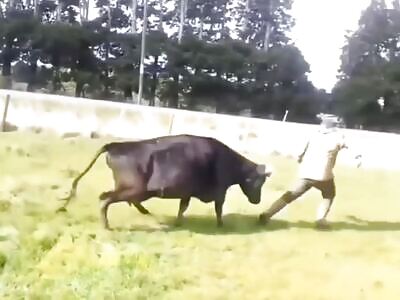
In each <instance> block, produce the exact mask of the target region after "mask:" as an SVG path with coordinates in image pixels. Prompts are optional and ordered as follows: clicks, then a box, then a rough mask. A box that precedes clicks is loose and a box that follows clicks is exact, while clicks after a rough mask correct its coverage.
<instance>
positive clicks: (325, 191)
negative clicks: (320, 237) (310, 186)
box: [315, 179, 336, 229]
mask: <svg viewBox="0 0 400 300" xmlns="http://www.w3.org/2000/svg"><path fill="white" fill-rule="evenodd" d="M316 187H317V188H318V189H319V190H320V191H321V193H322V198H323V199H322V202H321V203H320V205H319V206H318V209H317V220H316V222H315V223H316V226H317V228H320V229H328V228H329V227H330V226H329V224H328V221H327V217H328V214H329V211H330V209H331V207H332V203H333V199H334V198H335V196H336V188H335V182H334V180H333V179H332V180H329V181H323V182H321V183H319V184H318V185H317V186H316Z"/></svg>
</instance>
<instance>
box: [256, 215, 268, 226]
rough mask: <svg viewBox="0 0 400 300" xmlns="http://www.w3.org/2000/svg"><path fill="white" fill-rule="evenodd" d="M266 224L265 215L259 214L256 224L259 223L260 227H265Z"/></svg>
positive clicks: (266, 217) (266, 218)
mask: <svg viewBox="0 0 400 300" xmlns="http://www.w3.org/2000/svg"><path fill="white" fill-rule="evenodd" d="M268 222H269V218H268V216H267V215H265V214H261V215H260V216H259V217H258V223H259V224H260V225H266V224H268Z"/></svg>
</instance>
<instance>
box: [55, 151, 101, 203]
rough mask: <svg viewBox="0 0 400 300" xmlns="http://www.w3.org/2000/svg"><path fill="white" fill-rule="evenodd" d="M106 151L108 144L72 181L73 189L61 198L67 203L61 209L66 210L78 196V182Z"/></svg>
mask: <svg viewBox="0 0 400 300" xmlns="http://www.w3.org/2000/svg"><path fill="white" fill-rule="evenodd" d="M104 152H107V145H104V146H103V147H101V148H100V149H99V150H98V151H97V153H96V155H95V156H94V158H93V159H92V161H91V162H90V163H89V165H88V166H87V167H86V169H85V170H84V171H83V172H82V173H81V174H79V175H78V177H76V178H75V179H74V181H73V182H72V188H71V191H70V193H69V195H68V196H67V197H65V198H61V199H60V200H65V201H66V202H65V204H64V206H63V207H62V208H61V209H60V210H65V208H66V207H67V205H68V203H69V202H70V201H71V200H72V199H73V198H74V197H75V196H76V187H77V186H78V182H79V180H80V179H81V178H82V177H83V176H84V175H85V174H86V173H87V172H89V170H90V169H91V168H92V166H93V165H94V163H95V162H96V160H97V159H98V158H99V156H100V155H101V154H103V153H104Z"/></svg>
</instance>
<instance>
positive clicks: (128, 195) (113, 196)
mask: <svg viewBox="0 0 400 300" xmlns="http://www.w3.org/2000/svg"><path fill="white" fill-rule="evenodd" d="M105 197H107V198H105ZM100 199H101V200H103V201H102V202H101V205H100V215H101V221H102V223H103V227H104V228H105V229H110V226H109V222H108V218H107V211H108V207H109V206H110V204H112V203H116V202H123V201H127V202H129V203H131V202H132V199H135V202H132V203H133V205H134V206H135V207H136V208H137V209H138V210H139V211H140V210H142V213H145V212H147V213H149V212H148V210H147V209H145V208H144V207H143V206H142V205H141V204H140V203H139V202H140V201H143V200H144V199H145V197H144V195H143V193H141V192H138V191H137V188H126V189H123V190H116V191H110V192H105V193H102V194H101V195H100Z"/></svg>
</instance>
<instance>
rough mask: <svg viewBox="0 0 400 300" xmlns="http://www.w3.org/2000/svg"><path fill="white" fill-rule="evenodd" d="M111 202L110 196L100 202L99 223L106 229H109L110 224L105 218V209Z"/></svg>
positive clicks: (106, 209)
mask: <svg viewBox="0 0 400 300" xmlns="http://www.w3.org/2000/svg"><path fill="white" fill-rule="evenodd" d="M111 203H113V200H112V199H111V198H108V199H105V200H104V201H102V202H100V217H101V223H102V224H103V227H104V229H107V230H109V229H110V224H109V223H108V218H107V211H108V207H109V206H110V204H111Z"/></svg>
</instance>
